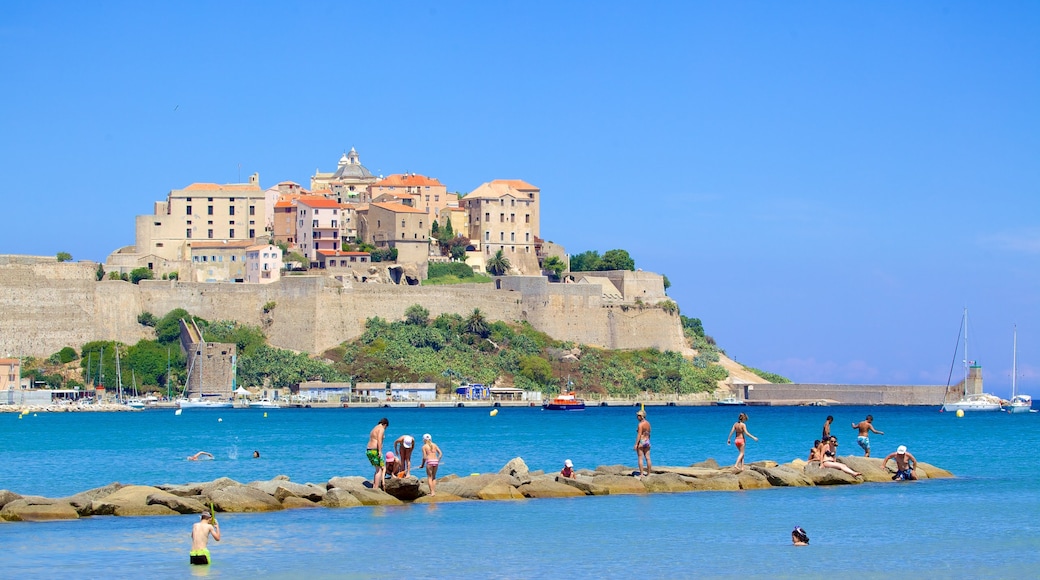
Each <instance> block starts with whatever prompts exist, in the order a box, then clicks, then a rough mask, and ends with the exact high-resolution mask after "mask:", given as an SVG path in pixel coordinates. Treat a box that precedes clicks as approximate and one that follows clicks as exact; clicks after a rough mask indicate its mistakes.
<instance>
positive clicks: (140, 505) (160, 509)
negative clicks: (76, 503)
mask: <svg viewBox="0 0 1040 580" xmlns="http://www.w3.org/2000/svg"><path fill="white" fill-rule="evenodd" d="M162 494H165V495H168V496H171V497H177V496H174V495H173V494H171V493H169V492H166V491H163V490H161V489H159V488H157V487H152V486H150V485H127V486H124V487H121V488H119V489H118V490H116V491H115V492H112V493H110V494H108V495H106V496H104V497H101V498H99V499H96V500H94V501H92V502H90V513H92V514H94V515H103V516H171V515H176V514H177V512H175V511H173V510H172V509H170V508H168V507H166V506H164V505H160V504H151V503H149V502H148V500H149V498H150V497H153V496H157V495H162Z"/></svg>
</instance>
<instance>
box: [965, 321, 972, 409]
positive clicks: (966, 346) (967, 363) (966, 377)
mask: <svg viewBox="0 0 1040 580" xmlns="http://www.w3.org/2000/svg"><path fill="white" fill-rule="evenodd" d="M969 364H971V363H969V362H968V309H967V308H965V309H964V395H965V396H967V394H968V365H969Z"/></svg>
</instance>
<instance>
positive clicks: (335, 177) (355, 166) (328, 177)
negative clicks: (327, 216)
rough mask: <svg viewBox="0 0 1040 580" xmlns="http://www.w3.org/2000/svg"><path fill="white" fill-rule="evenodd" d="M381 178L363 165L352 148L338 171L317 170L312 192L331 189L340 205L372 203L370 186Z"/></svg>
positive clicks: (342, 159)
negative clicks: (325, 171)
mask: <svg viewBox="0 0 1040 580" xmlns="http://www.w3.org/2000/svg"><path fill="white" fill-rule="evenodd" d="M378 180H379V178H378V177H376V176H375V175H372V172H371V171H369V170H368V168H366V167H365V166H364V165H362V164H361V156H360V155H358V152H357V151H356V150H354V148H353V147H351V148H350V152H349V153H344V154H343V156H342V157H340V159H339V163H338V164H337V166H336V171H333V172H332V173H322V172H321V171H318V170H315V171H314V175H313V176H312V177H311V191H317V190H319V189H329V190H331V191H332V193H333V197H335V199H336V201H338V202H339V203H368V202H369V201H372V199H371V197H370V195H369V191H368V186H370V185H372V184H373V183H375V182H376V181H378Z"/></svg>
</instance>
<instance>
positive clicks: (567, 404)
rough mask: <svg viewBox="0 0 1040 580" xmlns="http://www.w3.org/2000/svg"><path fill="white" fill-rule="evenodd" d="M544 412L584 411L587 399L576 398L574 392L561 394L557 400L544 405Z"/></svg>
mask: <svg viewBox="0 0 1040 580" xmlns="http://www.w3.org/2000/svg"><path fill="white" fill-rule="evenodd" d="M542 410H543V411H584V410H585V399H579V398H578V397H576V396H574V392H573V391H571V392H569V393H560V394H559V395H556V398H554V399H551V400H548V401H545V402H544V403H542Z"/></svg>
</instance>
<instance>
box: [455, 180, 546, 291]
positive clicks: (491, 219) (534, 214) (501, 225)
mask: <svg viewBox="0 0 1040 580" xmlns="http://www.w3.org/2000/svg"><path fill="white" fill-rule="evenodd" d="M539 198H540V190H539V189H538V188H537V187H535V186H533V185H531V184H529V183H527V182H525V181H521V180H519V179H497V180H495V181H491V182H488V183H484V184H482V185H481V186H479V187H477V188H476V189H474V190H473V191H471V192H470V193H468V194H467V195H466V196H465V197H463V198H462V201H461V205H462V207H463V208H465V210H466V212H467V214H468V215H469V238H470V240H471V241H473V242H474V243H479V244H480V249H481V253H482V254H483V256H484V259H485V261H486V260H487V259H488V258H490V257H491V256H494V255H495V253H496V252H498V250H502V253H503V254H504V255H505V257H506V258H508V259H509V262H510V265H511V267H512V270H513V271H515V272H516V273H518V274H527V275H537V274H539V273H540V272H541V269H540V268H539V265H538V255H537V250H536V247H535V242H536V240H537V238H538V223H539ZM452 227H455V225H454V223H453V224H452Z"/></svg>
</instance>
